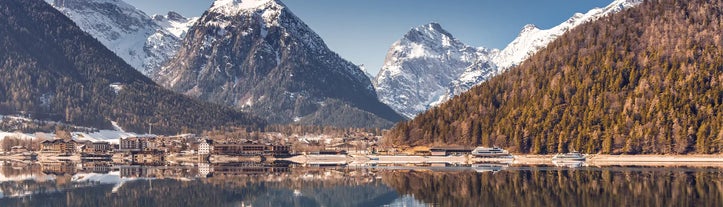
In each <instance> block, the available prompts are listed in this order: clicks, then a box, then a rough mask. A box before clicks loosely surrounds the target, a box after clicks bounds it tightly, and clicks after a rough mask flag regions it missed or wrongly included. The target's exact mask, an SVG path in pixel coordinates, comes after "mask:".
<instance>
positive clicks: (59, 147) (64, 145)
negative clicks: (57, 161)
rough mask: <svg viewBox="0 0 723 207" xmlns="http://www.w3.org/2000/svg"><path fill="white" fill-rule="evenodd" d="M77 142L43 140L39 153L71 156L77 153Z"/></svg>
mask: <svg viewBox="0 0 723 207" xmlns="http://www.w3.org/2000/svg"><path fill="white" fill-rule="evenodd" d="M76 146H77V142H75V141H74V140H62V139H56V140H52V141H51V140H45V141H43V142H41V144H40V151H41V152H47V153H65V154H72V153H75V152H76V151H77V149H76Z"/></svg>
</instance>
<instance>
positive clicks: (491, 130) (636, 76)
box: [385, 0, 723, 154]
mask: <svg viewBox="0 0 723 207" xmlns="http://www.w3.org/2000/svg"><path fill="white" fill-rule="evenodd" d="M722 8H723V3H721V2H720V1H704V0H692V1H674V0H651V1H645V2H644V3H642V4H641V5H638V6H636V7H634V8H631V9H627V10H626V11H622V12H620V13H617V14H614V15H610V16H607V17H603V18H601V19H599V20H597V21H594V22H591V23H587V24H584V25H581V26H579V27H577V28H575V29H573V30H571V31H569V32H568V33H566V34H565V35H563V36H561V37H560V38H558V39H557V40H555V41H554V42H552V43H551V44H550V45H548V46H547V47H546V48H545V49H543V50H541V51H539V52H538V53H537V54H535V55H533V56H532V57H531V58H530V59H528V60H527V61H525V62H523V63H522V64H521V65H520V66H518V67H514V68H511V69H509V70H508V71H506V72H505V73H503V74H500V75H498V76H496V77H494V78H492V79H490V80H489V81H487V82H484V83H482V84H480V85H478V86H476V87H474V88H472V89H471V90H470V91H468V92H466V93H463V94H461V95H459V96H457V97H455V98H454V99H453V100H451V101H449V102H447V103H444V104H442V105H440V106H438V107H435V108H433V109H430V110H429V111H427V112H426V113H423V114H421V115H419V116H418V117H416V118H415V119H414V120H411V121H408V122H404V123H400V124H398V125H397V126H395V128H394V129H393V130H391V131H390V132H389V133H388V134H386V136H385V138H386V141H387V144H388V145H472V146H474V145H488V146H489V145H498V146H501V147H506V148H509V149H510V150H511V151H513V152H517V153H534V154H547V153H558V152H568V151H571V150H579V151H583V152H587V153H605V154H620V153H627V154H639V153H646V154H647V153H663V154H685V153H719V152H721V150H723V111H722V110H723V106H722V105H721V104H722V103H723V85H721V84H722V83H723V45H722V43H721V38H722V36H723V35H722V34H723V30H722V28H723V22H722V21H721V19H723V18H722V17H721V14H722V13H723V12H722V11H721V10H722Z"/></svg>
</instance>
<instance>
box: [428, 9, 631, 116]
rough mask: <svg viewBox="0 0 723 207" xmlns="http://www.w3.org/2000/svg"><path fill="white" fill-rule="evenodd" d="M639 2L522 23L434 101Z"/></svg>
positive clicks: (475, 82)
mask: <svg viewBox="0 0 723 207" xmlns="http://www.w3.org/2000/svg"><path fill="white" fill-rule="evenodd" d="M641 2H642V0H616V1H614V2H612V3H611V4H609V5H608V6H606V7H605V8H594V9H592V10H590V11H588V12H587V13H585V14H581V13H576V14H575V15H573V16H572V17H570V19H568V20H567V21H565V22H563V23H561V24H560V25H557V26H555V27H553V28H550V29H546V30H542V29H539V28H537V27H536V26H535V25H532V24H528V25H525V27H524V28H523V29H522V31H521V32H520V35H519V36H517V38H516V39H515V40H514V41H512V42H511V43H510V44H509V45H508V46H507V47H506V48H505V49H504V50H502V51H501V52H500V53H498V54H497V55H495V56H494V57H493V59H492V62H493V63H494V64H488V63H484V62H483V63H476V64H474V65H471V66H470V67H469V68H467V69H466V70H465V72H464V73H463V74H462V75H460V76H459V78H458V79H457V80H455V81H453V82H452V83H451V84H450V85H449V87H448V90H447V94H446V95H445V96H443V97H442V98H441V99H440V100H439V101H438V102H439V103H442V102H444V101H447V100H449V99H450V98H452V97H454V96H455V95H459V94H460V93H462V92H465V91H467V90H469V89H470V88H472V87H473V86H475V85H477V84H479V83H481V82H484V81H486V80H487V79H489V78H491V77H493V76H494V75H496V74H499V73H501V72H504V71H505V70H507V69H508V68H510V67H513V66H515V65H518V64H520V63H522V62H523V61H525V60H526V59H527V58H529V57H530V56H532V55H534V54H535V53H536V52H537V51H539V50H540V49H542V48H544V47H545V46H547V45H548V44H550V43H551V42H552V41H554V40H555V39H557V37H559V36H561V35H563V34H565V32H567V31H570V30H571V29H573V28H575V27H577V26H579V25H582V24H584V23H586V22H590V21H594V20H597V19H599V18H601V17H604V16H606V15H608V14H612V13H616V12H619V11H622V10H623V9H626V8H630V7H633V6H635V5H638V4H639V3H641ZM495 67H496V69H495Z"/></svg>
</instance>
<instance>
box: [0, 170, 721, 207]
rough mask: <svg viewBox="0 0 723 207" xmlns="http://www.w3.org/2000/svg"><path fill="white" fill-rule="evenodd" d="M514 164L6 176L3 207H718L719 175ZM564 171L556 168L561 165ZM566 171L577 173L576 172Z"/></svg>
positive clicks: (1, 175) (1, 176)
mask: <svg viewBox="0 0 723 207" xmlns="http://www.w3.org/2000/svg"><path fill="white" fill-rule="evenodd" d="M559 164H560V165H559V166H544V165H541V166H524V165H523V166H520V165H514V164H510V163H476V164H471V165H461V164H443V163H441V164H440V163H436V164H417V165H376V166H345V165H319V166H314V167H309V166H301V165H298V164H293V163H234V164H189V165H179V166H131V165H112V164H109V163H70V162H58V163H12V162H4V163H2V166H0V206H430V205H432V206H719V205H720V204H721V203H723V174H722V173H721V171H720V169H718V168H664V167H661V168H655V167H589V166H584V165H582V164H580V165H578V164H570V163H559ZM556 165H558V163H556ZM568 167H574V170H573V169H571V168H568Z"/></svg>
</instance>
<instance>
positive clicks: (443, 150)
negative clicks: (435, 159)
mask: <svg viewBox="0 0 723 207" xmlns="http://www.w3.org/2000/svg"><path fill="white" fill-rule="evenodd" d="M472 150H473V149H470V148H462V147H435V148H431V149H429V151H430V152H431V155H432V156H450V155H455V156H458V155H468V154H471V153H472Z"/></svg>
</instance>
